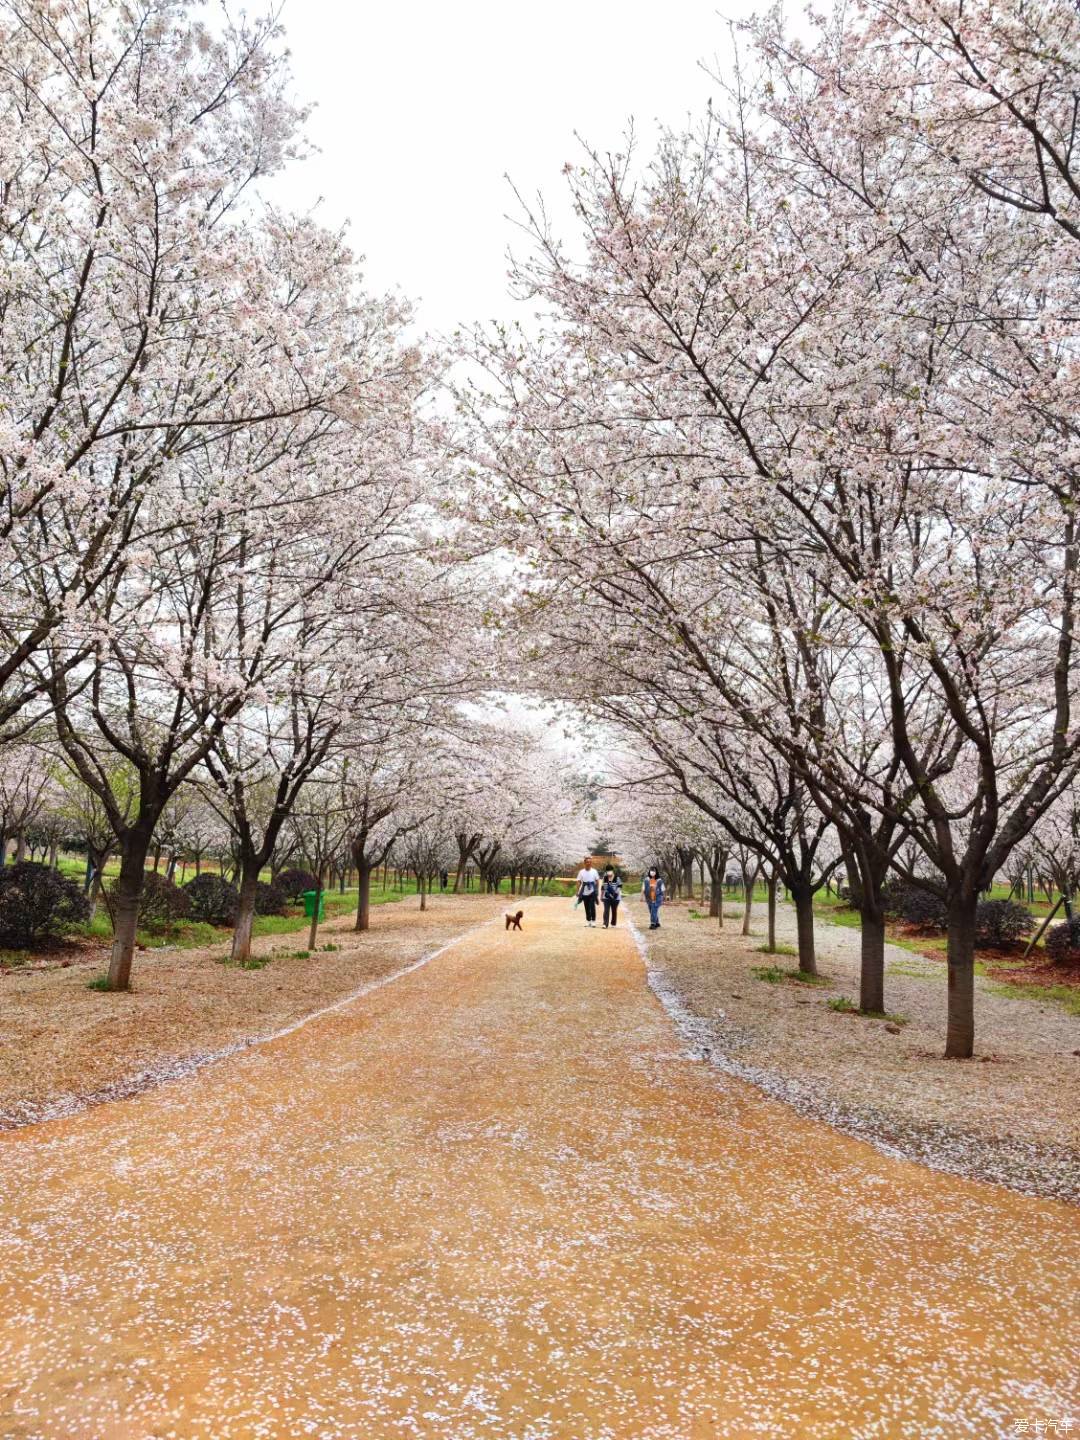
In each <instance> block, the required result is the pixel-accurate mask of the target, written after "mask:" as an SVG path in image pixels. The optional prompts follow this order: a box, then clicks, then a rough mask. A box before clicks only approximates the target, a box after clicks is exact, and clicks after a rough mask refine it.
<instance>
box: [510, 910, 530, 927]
mask: <svg viewBox="0 0 1080 1440" xmlns="http://www.w3.org/2000/svg"><path fill="white" fill-rule="evenodd" d="M524 914H525V911H524V910H519V911H518V912H517V914H516V915H511V913H510V911H509V910H507V912H506V928H507V930H520V929H521V917H522V916H523V915H524Z"/></svg>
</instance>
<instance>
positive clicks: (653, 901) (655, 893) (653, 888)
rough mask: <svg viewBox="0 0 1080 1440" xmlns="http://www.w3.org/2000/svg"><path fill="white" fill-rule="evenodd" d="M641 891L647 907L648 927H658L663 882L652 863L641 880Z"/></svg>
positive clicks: (656, 928)
mask: <svg viewBox="0 0 1080 1440" xmlns="http://www.w3.org/2000/svg"><path fill="white" fill-rule="evenodd" d="M641 893H642V896H643V897H644V900H645V904H646V905H647V906H648V907H649V929H650V930H659V929H660V906H661V905H662V904H663V903H664V882H663V880H661V879H660V871H659V870H657V868H656V866H655V865H654V866H653V867H652V869H651V870H650V871H649V873H648V874H647V875H646V876H645V878H644V880H642V882H641Z"/></svg>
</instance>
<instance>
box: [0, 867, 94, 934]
mask: <svg viewBox="0 0 1080 1440" xmlns="http://www.w3.org/2000/svg"><path fill="white" fill-rule="evenodd" d="M89 918H90V902H89V900H87V898H86V896H85V895H84V894H83V892H82V886H81V885H79V884H78V882H77V881H75V880H69V879H68V878H67V876H66V875H61V874H60V872H59V871H58V870H51V869H50V868H49V866H48V865H39V864H37V863H36V862H35V861H33V860H24V861H23V862H22V864H20V865H4V866H3V867H2V868H0V939H3V940H5V941H7V942H8V943H9V944H16V945H32V944H33V943H34V942H35V941H36V940H40V939H41V938H42V937H43V936H45V935H59V934H60V933H61V932H62V931H64V930H66V929H69V928H70V927H71V926H72V925H79V924H82V922H83V921H85V920H89Z"/></svg>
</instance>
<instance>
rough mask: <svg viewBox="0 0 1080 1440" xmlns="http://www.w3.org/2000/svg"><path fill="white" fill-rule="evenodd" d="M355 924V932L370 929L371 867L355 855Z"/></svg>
mask: <svg viewBox="0 0 1080 1440" xmlns="http://www.w3.org/2000/svg"><path fill="white" fill-rule="evenodd" d="M353 859H354V860H355V861H356V885H357V897H356V924H355V926H354V927H353V928H354V929H355V930H368V929H370V928H371V866H370V865H369V864H368V863H367V861H366V860H362V859H360V858H359V857H357V856H356V855H354V856H353Z"/></svg>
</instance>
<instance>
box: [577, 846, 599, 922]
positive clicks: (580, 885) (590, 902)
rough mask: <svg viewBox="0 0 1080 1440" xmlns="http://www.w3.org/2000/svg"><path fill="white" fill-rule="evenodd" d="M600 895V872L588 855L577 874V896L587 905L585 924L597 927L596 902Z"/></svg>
mask: <svg viewBox="0 0 1080 1440" xmlns="http://www.w3.org/2000/svg"><path fill="white" fill-rule="evenodd" d="M599 897H600V872H599V870H597V869H596V867H595V866H594V865H593V863H592V860H591V859H590V858H589V857H588V856H586V858H585V860H584V861H583V862H582V866H581V869H580V870H579V871H578V874H577V898H578V899H579V900H580V901H581V903H582V904H583V905H584V906H585V924H586V925H590V926H592V928H593V929H594V930H595V928H596V902H597V900H598V899H599Z"/></svg>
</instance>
